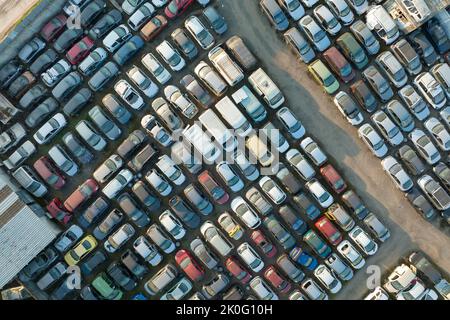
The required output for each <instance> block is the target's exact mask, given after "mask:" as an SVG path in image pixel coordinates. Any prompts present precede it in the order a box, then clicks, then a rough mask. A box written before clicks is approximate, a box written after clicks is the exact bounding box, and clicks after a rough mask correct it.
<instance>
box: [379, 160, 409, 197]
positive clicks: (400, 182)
mask: <svg viewBox="0 0 450 320" xmlns="http://www.w3.org/2000/svg"><path fill="white" fill-rule="evenodd" d="M381 165H382V166H383V169H384V171H386V173H387V174H388V175H389V177H390V178H391V179H392V181H394V183H395V186H396V187H397V188H398V189H400V190H401V191H404V192H405V191H408V190H409V189H411V188H412V187H413V186H414V183H413V181H412V180H411V178H410V177H409V175H408V174H407V173H406V171H405V170H404V169H403V167H402V165H401V164H400V163H398V161H397V160H396V159H395V158H394V157H392V156H388V157H386V158H384V159H383V160H382V161H381Z"/></svg>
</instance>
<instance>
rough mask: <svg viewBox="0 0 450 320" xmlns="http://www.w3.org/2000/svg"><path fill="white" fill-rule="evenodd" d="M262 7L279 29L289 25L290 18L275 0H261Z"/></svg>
mask: <svg viewBox="0 0 450 320" xmlns="http://www.w3.org/2000/svg"><path fill="white" fill-rule="evenodd" d="M259 5H260V8H261V10H262V11H263V12H264V14H265V15H266V16H267V18H268V19H269V21H270V23H271V24H272V26H273V27H274V28H275V30H277V31H284V30H286V29H287V28H288V27H289V20H288V19H287V17H286V15H285V14H284V12H283V10H281V8H280V6H279V5H278V3H277V2H276V1H275V0H261V1H260V3H259Z"/></svg>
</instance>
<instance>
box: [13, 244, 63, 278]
mask: <svg viewBox="0 0 450 320" xmlns="http://www.w3.org/2000/svg"><path fill="white" fill-rule="evenodd" d="M57 258H58V253H57V252H56V250H55V249H53V248H51V247H49V248H47V249H45V250H44V251H42V252H41V253H39V254H38V255H37V256H36V257H35V258H34V259H33V260H31V262H30V263H29V264H27V265H26V266H25V268H23V269H22V271H21V272H20V274H19V279H20V280H22V281H29V280H32V279H35V278H36V277H37V276H38V275H39V274H40V273H42V272H43V271H44V270H45V269H47V268H48V267H50V265H51V264H52V263H53V262H54V261H56V259H57Z"/></svg>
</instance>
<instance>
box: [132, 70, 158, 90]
mask: <svg viewBox="0 0 450 320" xmlns="http://www.w3.org/2000/svg"><path fill="white" fill-rule="evenodd" d="M127 75H128V77H129V78H130V79H131V81H133V83H134V84H135V85H136V86H137V87H138V88H139V89H140V90H141V91H142V92H143V93H144V94H145V95H146V96H147V97H149V98H153V97H154V96H156V94H157V93H158V90H159V89H158V86H157V85H156V84H155V83H154V82H153V81H152V80H151V79H150V78H149V77H148V76H147V75H146V74H145V73H144V72H143V71H142V70H141V69H139V68H138V67H136V66H133V67H131V69H130V70H128V71H127Z"/></svg>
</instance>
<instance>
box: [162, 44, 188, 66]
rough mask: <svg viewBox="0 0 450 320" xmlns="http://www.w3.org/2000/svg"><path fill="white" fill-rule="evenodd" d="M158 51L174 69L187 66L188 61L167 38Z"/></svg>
mask: <svg viewBox="0 0 450 320" xmlns="http://www.w3.org/2000/svg"><path fill="white" fill-rule="evenodd" d="M156 51H157V52H158V54H159V55H160V56H161V58H163V60H164V61H165V62H166V63H167V64H168V65H169V67H170V68H171V69H172V70H173V71H180V70H181V69H183V68H184V67H185V66H186V61H185V60H184V59H183V58H182V57H181V55H180V53H179V52H178V51H177V50H176V49H175V48H174V47H173V46H172V45H171V44H170V43H169V42H168V41H167V40H164V41H163V42H161V44H160V45H158V46H157V47H156Z"/></svg>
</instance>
